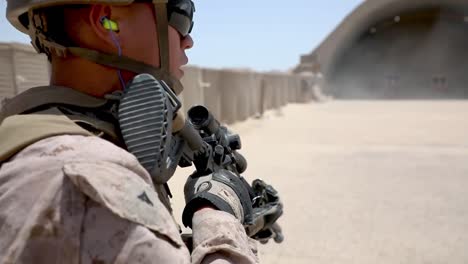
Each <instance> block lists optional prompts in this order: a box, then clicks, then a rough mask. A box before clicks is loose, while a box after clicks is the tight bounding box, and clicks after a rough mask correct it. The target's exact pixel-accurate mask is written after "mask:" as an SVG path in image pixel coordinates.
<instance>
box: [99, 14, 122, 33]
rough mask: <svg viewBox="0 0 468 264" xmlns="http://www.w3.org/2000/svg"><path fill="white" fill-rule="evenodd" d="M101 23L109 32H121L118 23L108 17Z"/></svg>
mask: <svg viewBox="0 0 468 264" xmlns="http://www.w3.org/2000/svg"><path fill="white" fill-rule="evenodd" d="M101 23H102V26H103V27H104V28H105V29H107V30H111V31H114V32H117V31H119V25H118V24H117V22H115V21H112V20H110V19H108V18H107V17H103V18H102V19H101Z"/></svg>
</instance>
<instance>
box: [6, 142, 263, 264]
mask: <svg viewBox="0 0 468 264" xmlns="http://www.w3.org/2000/svg"><path fill="white" fill-rule="evenodd" d="M193 234H194V242H193V248H194V250H193V252H192V256H190V253H189V251H188V249H187V248H186V247H185V245H184V243H183V241H182V240H181V237H180V235H179V232H178V229H177V225H176V223H175V222H174V219H173V218H172V216H171V215H170V213H169V211H168V210H167V209H166V208H165V207H164V205H163V204H162V203H161V202H160V201H159V199H158V196H157V194H156V193H154V191H153V188H152V181H151V177H150V176H149V175H148V173H147V172H146V171H145V170H144V168H143V167H141V165H140V164H139V163H138V161H137V160H136V158H135V157H134V156H133V155H131V154H129V153H128V152H126V151H124V150H123V149H120V148H118V147H116V146H115V145H113V144H111V143H109V142H107V141H105V140H102V139H100V138H98V137H92V136H79V135H63V136H56V137H50V138H47V139H43V140H41V141H38V142H37V143H34V144H32V145H30V146H28V147H26V148H25V149H24V150H22V151H21V152H19V153H18V154H17V155H15V156H14V157H13V158H12V159H11V160H10V161H8V162H6V163H4V164H3V166H2V167H1V169H0V238H1V239H0V252H1V254H0V262H1V263H95V264H97V263H256V262H257V257H256V248H255V242H253V241H251V240H250V238H248V237H247V236H246V234H245V231H244V229H243V227H242V225H241V224H240V223H239V220H237V219H235V218H234V217H233V216H232V215H230V214H228V213H225V212H221V211H214V210H205V211H199V212H197V213H196V214H195V216H194V219H193ZM210 254H211V255H210ZM213 259H216V261H214V262H211V261H210V260H213Z"/></svg>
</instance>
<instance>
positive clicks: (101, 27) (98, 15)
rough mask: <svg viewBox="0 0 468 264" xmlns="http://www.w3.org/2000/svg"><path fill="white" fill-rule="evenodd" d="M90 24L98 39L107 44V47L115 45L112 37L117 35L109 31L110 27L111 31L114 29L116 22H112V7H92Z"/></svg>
mask: <svg viewBox="0 0 468 264" xmlns="http://www.w3.org/2000/svg"><path fill="white" fill-rule="evenodd" d="M88 21H89V24H90V26H91V28H92V29H93V31H94V33H95V34H96V37H97V38H98V39H99V40H100V41H102V42H103V43H105V44H106V45H111V46H112V47H113V46H114V45H115V43H114V40H113V37H112V36H111V35H110V33H112V34H116V33H117V32H114V31H112V30H109V29H108V27H110V28H111V29H112V28H113V27H114V28H115V24H113V23H112V22H114V23H115V21H112V7H111V6H109V5H92V6H91V8H90V11H89V18H88Z"/></svg>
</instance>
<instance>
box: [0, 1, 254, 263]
mask: <svg viewBox="0 0 468 264" xmlns="http://www.w3.org/2000/svg"><path fill="white" fill-rule="evenodd" d="M194 11H195V7H194V3H193V2H192V1H191V0H169V1H167V0H153V1H133V0H101V1H99V0H88V1H79V0H39V1H38V0H34V1H33V0H9V1H8V3H7V18H8V20H9V21H10V23H11V24H12V25H13V26H14V27H16V28H17V29H18V30H19V31H21V32H23V33H25V34H28V35H29V36H30V37H31V43H32V45H33V46H34V47H35V48H36V50H37V51H38V52H39V53H44V54H46V55H47V57H48V59H49V61H50V63H51V79H50V85H48V86H44V87H34V88H31V89H29V90H28V91H26V92H24V93H22V94H20V95H18V96H17V97H15V98H12V99H11V100H9V101H8V103H6V104H5V105H4V107H3V108H2V110H1V112H0V139H1V140H0V166H1V167H0V263H15V264H16V263H39V264H40V263H77V264H78V263H93V264H98V263H99V264H103V263H213V264H216V263H219V264H221V263H258V261H259V260H258V256H257V247H256V242H255V241H254V240H252V239H251V238H250V237H249V236H248V235H247V234H246V231H245V228H244V226H243V225H242V222H243V219H242V218H243V215H244V210H245V208H247V207H246V206H248V204H246V203H245V201H244V200H242V199H241V198H240V197H237V196H236V194H238V193H242V192H245V191H246V190H245V189H243V188H245V186H242V185H238V186H231V185H226V184H224V183H223V182H221V181H217V180H216V177H212V178H210V180H209V181H210V182H209V185H210V186H216V188H214V189H216V190H221V191H220V192H219V193H223V194H224V195H219V196H216V194H212V195H214V196H216V197H215V200H216V201H219V203H222V204H224V205H226V206H222V207H220V206H216V205H217V203H210V202H209V201H207V200H203V199H200V196H197V194H198V189H200V188H199V186H195V184H196V183H195V182H194V183H193V185H191V184H192V183H191V181H188V182H187V185H186V193H187V192H188V193H190V197H188V198H187V197H186V199H187V207H190V208H186V210H185V212H188V213H186V215H187V216H188V219H191V223H189V225H190V226H191V228H192V231H193V239H192V241H191V242H189V244H187V242H185V241H183V240H182V237H181V235H180V229H179V227H178V225H177V222H176V221H175V219H174V218H173V216H172V210H171V205H170V196H171V193H170V189H169V188H168V184H167V181H168V180H169V179H168V178H170V177H164V178H161V177H160V176H161V175H157V174H154V173H151V171H149V170H148V169H147V168H146V167H144V166H143V165H142V163H141V161H140V160H139V159H138V158H137V157H136V156H135V155H134V153H132V152H131V151H130V150H129V149H128V148H127V145H128V141H126V140H125V139H124V138H123V136H122V131H121V129H120V125H121V123H120V121H121V120H119V116H118V115H117V114H116V111H117V109H116V105H118V104H116V102H118V98H120V97H119V96H121V95H122V91H125V90H126V89H128V84H129V83H132V81H134V80H135V79H138V78H139V76H140V77H141V76H142V74H147V75H148V74H149V75H150V76H151V78H154V80H157V82H158V83H160V84H161V85H164V87H166V85H167V87H169V88H170V90H168V92H169V93H170V94H171V93H173V94H174V95H178V94H180V92H181V91H182V89H183V87H182V85H181V83H180V78H181V77H182V76H183V71H182V69H181V67H182V66H183V65H184V64H186V63H187V62H188V58H187V56H186V55H185V51H186V50H187V49H190V48H192V46H193V40H192V38H191V36H190V33H191V31H192V28H193V24H194V23H193V13H194ZM177 118H182V115H177ZM170 176H171V175H170ZM187 190H188V191H187ZM191 199H198V200H197V202H196V203H195V202H193V201H192V200H191ZM221 208H228V209H229V210H222V209H221ZM233 212H235V213H233ZM189 222H190V220H189Z"/></svg>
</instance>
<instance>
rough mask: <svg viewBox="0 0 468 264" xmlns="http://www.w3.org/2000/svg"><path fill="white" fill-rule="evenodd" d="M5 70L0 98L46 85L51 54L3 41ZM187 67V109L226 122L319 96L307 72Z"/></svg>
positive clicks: (1, 64)
mask: <svg viewBox="0 0 468 264" xmlns="http://www.w3.org/2000/svg"><path fill="white" fill-rule="evenodd" d="M0 44H1V43H0ZM0 69H2V71H1V72H0V101H2V99H3V98H8V97H12V96H14V95H16V94H18V93H21V92H22V91H24V90H27V89H29V88H31V87H34V86H38V85H45V84H47V83H48V79H49V74H50V73H49V70H48V62H47V60H46V58H45V57H44V56H42V55H37V54H36V53H35V51H33V50H32V48H31V47H29V46H27V45H17V46H15V45H10V44H8V45H6V44H5V45H0ZM184 72H185V75H184V78H183V79H182V84H183V85H184V87H185V89H184V91H183V92H182V94H181V95H180V98H181V101H182V105H183V111H184V112H186V111H187V110H188V109H189V108H190V107H192V106H194V105H198V104H201V105H205V106H206V107H207V108H208V109H209V110H210V111H211V112H212V114H213V115H214V116H215V117H216V118H217V119H218V120H220V121H221V122H223V123H227V124H229V123H233V122H239V121H243V120H245V119H247V118H249V117H253V116H261V115H262V114H263V113H264V112H265V111H268V110H270V109H278V108H281V107H283V106H285V105H287V104H288V103H305V102H309V101H311V100H312V99H314V98H315V97H316V96H314V91H315V90H316V89H317V87H312V86H313V83H312V82H310V78H309V77H308V76H303V75H293V74H287V73H280V72H268V73H261V72H254V71H250V70H231V69H222V70H218V69H206V68H199V67H195V66H187V67H184ZM314 89H315V90H314Z"/></svg>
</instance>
